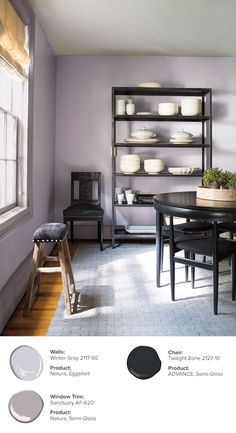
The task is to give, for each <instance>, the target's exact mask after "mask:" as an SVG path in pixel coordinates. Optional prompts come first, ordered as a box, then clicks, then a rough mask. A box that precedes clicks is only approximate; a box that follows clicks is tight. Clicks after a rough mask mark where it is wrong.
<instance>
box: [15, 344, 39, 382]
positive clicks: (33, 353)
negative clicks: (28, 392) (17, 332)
mask: <svg viewBox="0 0 236 433" xmlns="http://www.w3.org/2000/svg"><path fill="white" fill-rule="evenodd" d="M10 365H11V369H12V371H13V373H14V374H15V376H16V377H18V378H19V379H21V380H34V379H36V378H37V377H39V376H40V374H41V373H42V371H43V360H42V358H41V356H40V354H39V353H38V352H37V350H35V349H33V347H30V346H19V347H17V349H15V350H14V352H12V354H11V357H10Z"/></svg>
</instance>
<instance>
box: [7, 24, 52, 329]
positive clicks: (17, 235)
mask: <svg viewBox="0 0 236 433" xmlns="http://www.w3.org/2000/svg"><path fill="white" fill-rule="evenodd" d="M34 68H35V81H34V104H33V177H32V189H33V217H32V218H30V219H29V220H28V221H27V222H25V223H24V224H22V225H21V226H19V227H17V228H16V229H15V230H14V231H11V232H10V233H8V235H7V236H5V237H4V238H2V239H1V240H0V264H1V273H0V330H1V329H2V328H3V326H4V324H5V323H6V321H7V320H8V318H9V317H10V315H11V313H12V311H13V310H14V309H15V307H16V305H17V303H18V302H19V300H20V299H21V297H22V295H23V293H24V290H25V287H26V284H27V279H28V273H27V270H29V264H30V260H29V257H30V256H29V253H30V251H31V249H32V241H31V239H32V233H33V232H34V230H35V229H36V228H37V227H38V226H39V225H40V224H42V223H44V222H47V221H53V220H54V161H55V140H54V139H55V97H56V88H55V81H56V60H55V56H54V55H53V52H52V50H51V48H50V47H49V45H48V42H47V40H46V37H45V35H44V33H43V31H42V29H41V27H40V25H39V24H38V23H37V22H36V37H35V63H34ZM27 257H28V259H27ZM30 258H31V257H30Z"/></svg>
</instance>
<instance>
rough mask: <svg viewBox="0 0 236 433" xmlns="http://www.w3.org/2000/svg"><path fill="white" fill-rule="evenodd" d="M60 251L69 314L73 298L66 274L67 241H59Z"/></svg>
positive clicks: (69, 313)
mask: <svg viewBox="0 0 236 433" xmlns="http://www.w3.org/2000/svg"><path fill="white" fill-rule="evenodd" d="M58 251H59V260H60V267H61V276H62V284H63V291H64V299H65V306H66V312H67V314H68V315H71V313H72V308H71V298H70V287H69V284H68V278H67V274H66V258H65V241H62V242H59V243H58Z"/></svg>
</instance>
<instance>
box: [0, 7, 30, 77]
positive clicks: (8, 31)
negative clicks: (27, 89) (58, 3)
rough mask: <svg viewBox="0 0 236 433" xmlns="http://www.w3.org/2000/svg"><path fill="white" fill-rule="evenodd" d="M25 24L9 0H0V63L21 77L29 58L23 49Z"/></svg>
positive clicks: (24, 73)
mask: <svg viewBox="0 0 236 433" xmlns="http://www.w3.org/2000/svg"><path fill="white" fill-rule="evenodd" d="M25 39H26V26H25V24H24V22H23V21H22V19H21V18H20V17H19V15H18V14H17V12H16V11H15V9H14V8H13V6H12V5H11V3H10V1H9V0H1V1H0V64H1V65H3V66H4V67H5V68H6V69H7V70H8V71H9V72H11V73H13V74H16V75H18V76H19V77H21V78H22V79H26V78H27V76H28V72H27V66H28V65H29V64H30V58H29V56H28V53H27V51H26V49H25Z"/></svg>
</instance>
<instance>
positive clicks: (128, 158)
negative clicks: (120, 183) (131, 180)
mask: <svg viewBox="0 0 236 433" xmlns="http://www.w3.org/2000/svg"><path fill="white" fill-rule="evenodd" d="M120 160H121V161H140V156H139V155H121V157H120Z"/></svg>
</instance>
